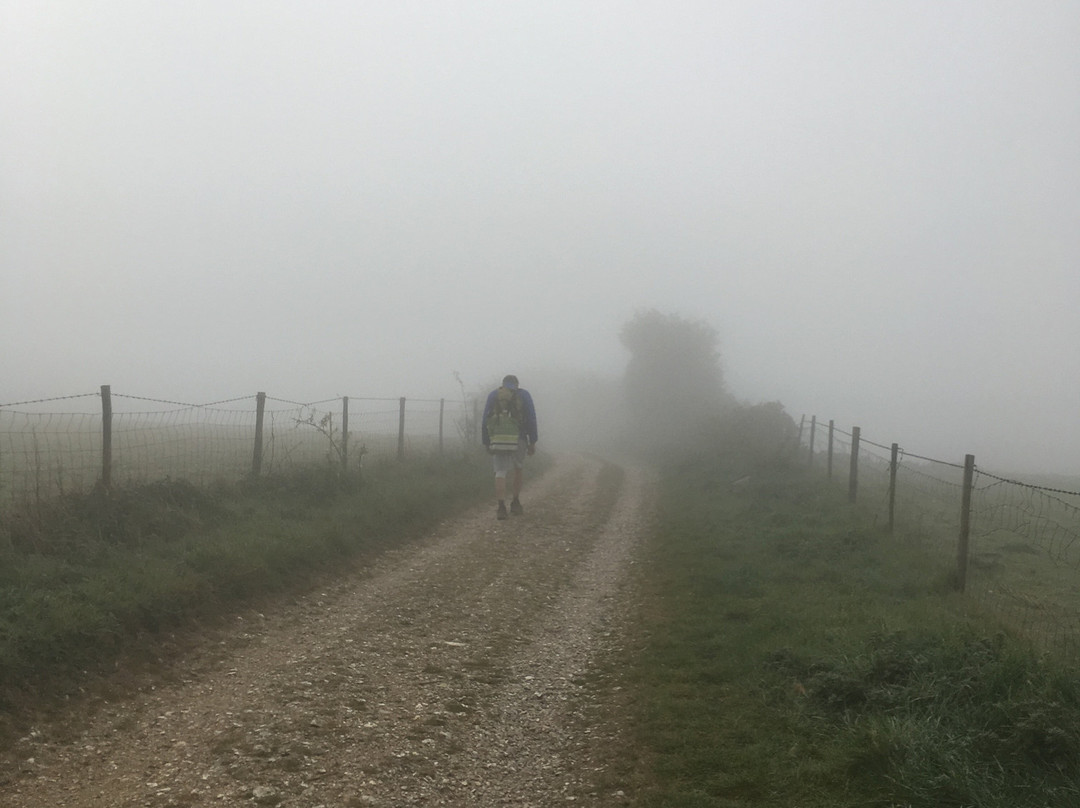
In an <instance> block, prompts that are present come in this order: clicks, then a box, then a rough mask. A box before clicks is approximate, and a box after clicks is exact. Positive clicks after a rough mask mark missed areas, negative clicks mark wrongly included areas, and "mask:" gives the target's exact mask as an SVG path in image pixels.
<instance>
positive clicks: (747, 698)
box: [628, 461, 1080, 808]
mask: <svg viewBox="0 0 1080 808" xmlns="http://www.w3.org/2000/svg"><path fill="white" fill-rule="evenodd" d="M735 476H738V475H735V474H730V473H728V472H726V471H725V470H724V469H722V468H719V467H714V466H713V465H711V464H710V463H708V462H704V461H697V462H695V463H692V464H687V465H685V466H684V467H682V468H680V469H670V470H669V471H668V472H667V473H666V475H665V481H664V488H663V491H662V493H661V520H660V530H659V532H658V535H657V536H656V540H655V542H653V544H652V545H651V548H650V550H649V558H647V559H646V561H647V563H645V564H643V565H642V566H643V568H644V569H647V570H648V577H647V578H645V579H644V580H643V586H644V587H645V591H646V597H645V603H646V604H647V605H646V606H645V609H644V614H643V617H642V625H643V628H644V631H645V632H646V637H647V641H646V644H645V651H644V653H642V654H641V655H640V656H639V657H638V658H637V659H636V660H631V661H630V662H629V663H628V664H629V665H630V668H631V672H630V673H629V674H628V676H629V684H630V686H631V687H632V689H634V690H635V691H636V693H637V698H636V703H637V704H638V705H639V709H638V713H637V715H636V716H635V718H634V720H635V725H636V731H637V733H638V736H639V738H640V742H641V744H642V748H643V750H644V752H643V755H644V757H645V760H646V762H647V765H646V767H645V768H646V769H647V770H648V771H649V773H650V774H649V777H648V778H646V780H647V783H648V784H647V785H646V786H643V787H642V788H641V789H639V804H641V805H642V806H649V807H650V808H652V807H653V806H665V807H667V806H695V807H696V808H710V807H713V806H715V807H716V808H721V807H724V808H727V807H729V806H777V808H779V807H780V806H783V807H784V808H793V806H799V807H800V808H813V807H815V806H821V807H822V808H824V806H829V808H836V807H837V806H852V808H854V807H855V806H859V808H865V807H866V806H881V808H891V807H892V806H897V808H899V806H913V807H914V806H919V807H923V806H925V808H931V807H932V808H945V807H948V806H954V807H955V808H960V807H961V806H980V808H1027V806H1031V808H1035V806H1039V808H1046V807H1047V806H1055V807H1056V806H1061V807H1062V808H1065V806H1075V805H1077V804H1080V685H1078V683H1077V679H1076V676H1075V671H1071V670H1069V669H1068V668H1067V667H1065V665H1064V664H1063V663H1060V662H1055V661H1053V660H1050V659H1044V660H1040V659H1038V658H1036V657H1035V656H1034V654H1033V653H1032V652H1031V650H1030V647H1029V646H1028V645H1027V644H1025V643H1024V642H1022V641H1021V640H1019V639H1017V638H1014V637H1011V636H1008V635H1007V634H1006V633H1005V632H1004V631H1003V630H1002V629H1001V628H1000V627H999V626H998V625H996V624H995V623H993V622H991V619H990V618H989V617H986V616H985V615H982V614H980V613H978V612H976V611H975V610H974V608H973V606H972V604H971V603H970V601H968V600H965V599H964V598H962V597H961V596H959V595H956V594H954V593H952V592H951V591H950V590H949V587H948V581H949V578H950V575H949V570H948V569H947V568H942V567H941V566H940V559H938V560H937V561H935V560H934V557H933V556H927V555H926V554H925V553H923V552H921V549H920V548H919V547H916V546H913V545H912V544H909V543H906V542H904V541H902V540H899V539H896V538H890V537H889V536H888V535H887V534H886V533H885V532H884V531H882V530H880V529H874V528H872V527H871V528H868V527H866V525H867V522H866V521H865V518H864V516H863V515H861V513H860V511H858V510H856V509H852V508H850V507H848V506H847V504H846V502H844V500H843V495H842V493H841V492H838V491H835V490H829V489H828V488H827V487H826V486H823V485H822V484H821V483H820V481H818V480H817V479H816V478H814V479H810V478H808V477H806V476H804V475H802V474H799V473H795V472H773V473H766V474H759V475H757V476H755V477H754V478H753V479H752V481H751V483H750V485H749V486H748V487H746V488H744V489H742V490H740V491H738V492H735V491H731V490H730V489H729V487H728V486H727V485H725V484H724V481H725V480H727V479H731V478H733V477H735Z"/></svg>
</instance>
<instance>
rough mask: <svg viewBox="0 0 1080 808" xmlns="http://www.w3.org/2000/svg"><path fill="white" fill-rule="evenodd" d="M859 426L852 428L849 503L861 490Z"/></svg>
mask: <svg viewBox="0 0 1080 808" xmlns="http://www.w3.org/2000/svg"><path fill="white" fill-rule="evenodd" d="M861 431H862V430H860V429H859V427H857V426H853V427H852V428H851V471H850V472H849V473H848V502H854V501H855V495H856V494H857V492H858V490H859V433H860V432H861Z"/></svg>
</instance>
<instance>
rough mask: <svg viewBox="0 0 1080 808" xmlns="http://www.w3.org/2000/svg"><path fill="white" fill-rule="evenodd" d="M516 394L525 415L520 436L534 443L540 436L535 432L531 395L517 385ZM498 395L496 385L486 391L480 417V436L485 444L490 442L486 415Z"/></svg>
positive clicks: (534, 410) (491, 409) (488, 413)
mask: <svg viewBox="0 0 1080 808" xmlns="http://www.w3.org/2000/svg"><path fill="white" fill-rule="evenodd" d="M517 394H518V398H520V399H521V412H522V414H523V415H524V416H525V423H524V424H522V425H521V437H523V438H528V439H529V443H536V441H537V440H539V438H540V436H539V435H538V434H537V432H536V405H534V404H533V400H532V396H531V395H529V391H528V390H526V389H525V388H523V387H519V388H518V390H517ZM498 395H499V388H497V387H496V388H495V389H494V390H492V391H491V392H490V393H488V397H487V401H486V402H485V403H484V415H483V417H481V419H480V438H481V440H483V442H484V445H485V446H487V445H488V444H489V443H491V436H490V435H488V428H487V422H488V416H489V415H491V413H492V412H493V411H494V410H495V399H496V398H497V397H498Z"/></svg>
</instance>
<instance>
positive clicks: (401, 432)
mask: <svg viewBox="0 0 1080 808" xmlns="http://www.w3.org/2000/svg"><path fill="white" fill-rule="evenodd" d="M397 459H398V460H404V459H405V396H402V397H401V398H400V399H398V428H397Z"/></svg>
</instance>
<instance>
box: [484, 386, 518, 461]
mask: <svg viewBox="0 0 1080 808" xmlns="http://www.w3.org/2000/svg"><path fill="white" fill-rule="evenodd" d="M521 409H522V408H521V397H520V396H519V395H518V394H517V390H511V389H510V388H508V387H500V388H499V391H498V393H497V394H496V396H495V402H494V405H493V406H492V408H491V415H489V416H488V419H487V431H488V438H489V439H490V442H489V443H488V446H489V447H490V448H491V450H492V451H493V452H516V451H517V448H518V438H519V437H520V436H521V427H522V425H523V424H524V423H525V418H524V416H523V415H522V411H521Z"/></svg>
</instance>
